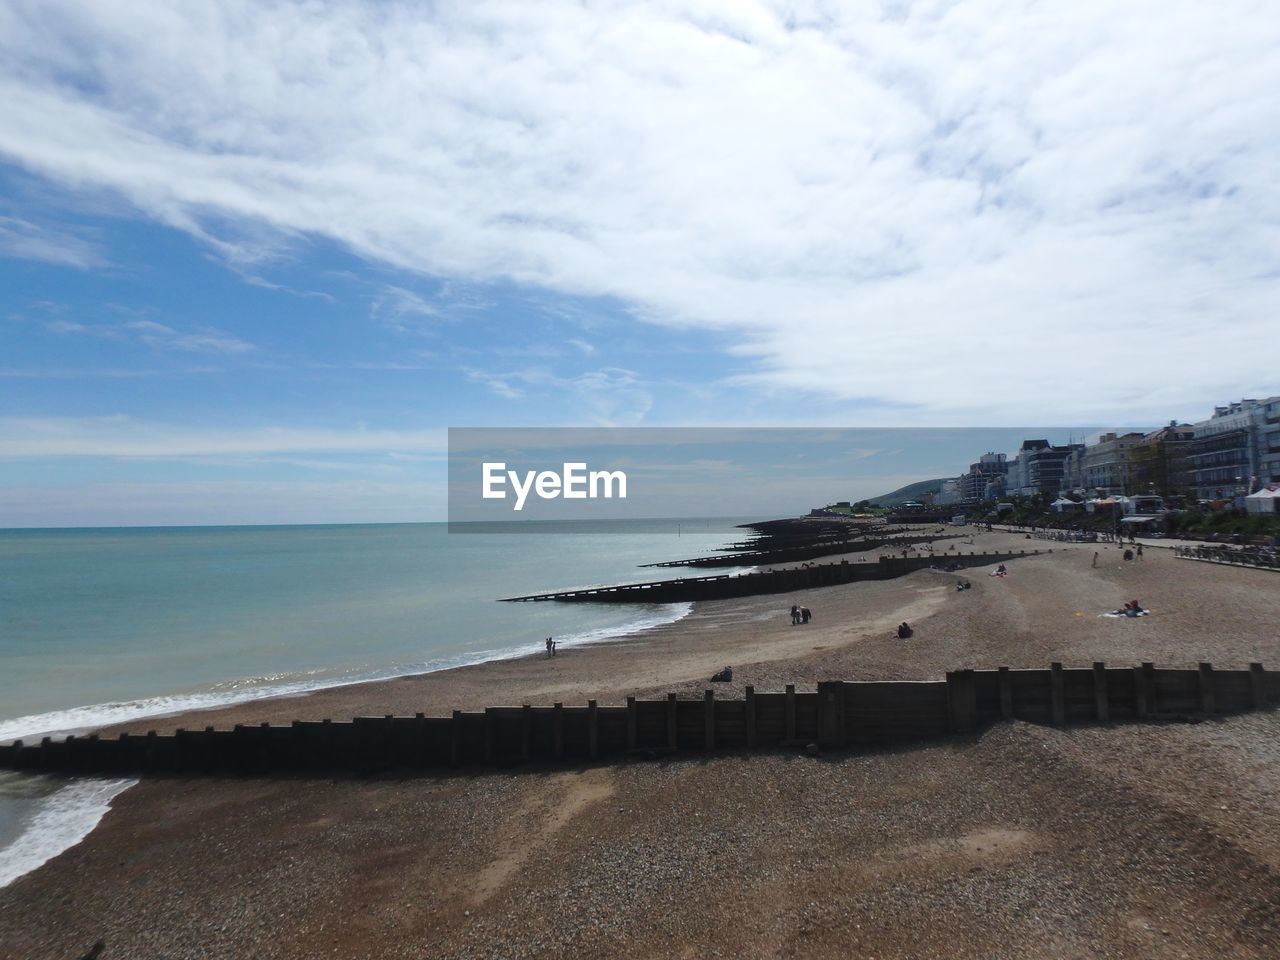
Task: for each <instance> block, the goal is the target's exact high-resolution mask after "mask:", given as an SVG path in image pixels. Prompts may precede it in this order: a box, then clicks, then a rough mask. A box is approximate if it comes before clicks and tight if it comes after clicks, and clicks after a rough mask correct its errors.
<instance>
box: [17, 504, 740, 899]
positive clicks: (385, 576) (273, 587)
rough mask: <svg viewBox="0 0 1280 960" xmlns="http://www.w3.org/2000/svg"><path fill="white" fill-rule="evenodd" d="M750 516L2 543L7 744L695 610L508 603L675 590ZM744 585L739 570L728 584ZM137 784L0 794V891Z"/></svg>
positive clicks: (86, 531)
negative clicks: (673, 564) (643, 588)
mask: <svg viewBox="0 0 1280 960" xmlns="http://www.w3.org/2000/svg"><path fill="white" fill-rule="evenodd" d="M749 520H750V518H742V517H735V518H701V519H699V518H678V519H651V520H620V521H608V522H606V523H603V525H602V522H601V521H592V523H593V524H594V525H595V526H596V527H597V528H598V529H597V530H596V535H583V533H582V532H564V529H563V527H564V525H562V524H551V525H549V526H550V528H548V527H547V526H546V525H544V527H543V528H542V529H539V530H536V531H533V532H520V533H482V534H465V533H450V532H449V530H448V524H447V523H445V522H423V523H397V524H308V525H298V524H280V525H269V524H254V525H237V526H181V527H74V528H72V527H55V528H26V529H21V528H19V529H6V530H0V662H3V663H4V664H5V666H6V669H5V670H4V671H3V673H0V741H4V742H8V741H12V740H16V739H21V738H31V737H38V736H42V735H59V734H66V733H76V732H82V731H86V730H91V729H94V728H97V727H102V726H106V725H109V724H114V723H120V722H126V721H131V720H137V719H140V718H144V717H151V716H165V715H172V714H175V713H181V712H185V711H188V710H195V709H203V708H209V707H217V706H225V705H230V704H233V703H240V702H244V701H248V700H255V699H261V698H265V697H272V696H281V695H289V694H304V693H307V692H309V691H312V690H318V689H322V688H325V687H333V686H340V685H344V684H351V683H360V682H364V681H369V680H379V679H388V678H391V677H397V676H405V675H409V674H420V673H429V672H433V671H437V670H445V669H449V668H451V667H457V666H463V665H467V664H473V663H481V662H485V661H490V660H498V659H509V658H514V657H519V656H523V655H527V654H532V653H537V652H538V651H539V650H541V649H542V645H543V643H544V641H545V638H546V637H548V636H554V637H555V638H556V641H557V643H558V644H560V645H561V646H564V647H572V646H576V645H580V644H585V643H593V642H603V641H607V640H610V639H613V638H617V637H622V636H627V635H630V634H633V633H635V632H637V631H639V630H643V629H645V628H648V627H653V626H657V625H659V624H663V623H670V622H672V621H674V620H677V619H679V618H680V617H683V616H684V615H685V614H686V613H687V612H688V611H689V609H690V605H689V604H629V605H617V606H615V605H600V604H558V603H521V604H509V603H500V602H498V601H499V600H500V598H502V597H507V596H513V595H517V594H527V593H537V592H541V591H545V590H553V589H569V588H577V587H591V586H599V585H602V584H606V583H625V582H633V583H634V582H640V581H644V580H652V579H661V578H663V577H665V576H669V574H668V573H667V572H665V571H654V570H645V569H642V568H641V567H640V566H639V565H640V564H644V563H652V562H656V561H662V560H675V559H684V558H686V557H694V556H700V555H704V554H707V553H711V552H714V551H715V550H716V549H717V548H719V547H722V546H724V545H726V544H728V543H731V542H734V541H736V540H740V539H743V538H744V537H746V536H748V535H749V531H745V530H741V529H738V524H741V523H744V522H749ZM723 572H733V571H731V570H730V571H723ZM131 782H132V781H129V780H74V781H63V780H59V779H56V778H45V777H33V776H27V775H17V774H5V775H3V777H0V885H3V884H4V883H6V882H8V881H9V880H12V879H15V878H16V877H17V876H20V875H21V874H22V873H26V872H27V871H28V870H30V869H34V868H35V867H36V866H39V864H40V863H43V862H44V861H45V860H46V859H48V857H50V856H53V855H56V853H58V852H60V851H61V850H62V849H65V848H66V847H67V846H70V845H71V844H73V843H75V842H77V841H78V840H79V839H80V838H81V837H82V836H84V835H85V834H86V833H87V832H88V831H89V830H90V829H92V827H93V825H94V824H96V823H97V820H98V819H99V818H100V817H101V815H102V814H103V813H104V812H105V811H106V809H107V804H108V803H109V802H110V799H111V797H112V796H114V795H115V794H116V793H118V792H119V791H120V790H122V789H125V788H126V787H127V786H128V785H129V784H130V783H131Z"/></svg>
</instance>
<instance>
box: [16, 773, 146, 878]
mask: <svg viewBox="0 0 1280 960" xmlns="http://www.w3.org/2000/svg"><path fill="white" fill-rule="evenodd" d="M137 782H138V781H137V780H131V779H119V780H71V781H69V782H68V783H67V784H66V785H65V786H63V787H60V788H59V789H57V790H55V791H54V792H53V793H51V794H49V795H48V796H45V797H42V798H41V799H40V800H38V801H36V812H35V814H34V815H33V816H32V817H31V819H30V820H29V821H28V823H27V824H26V829H24V830H23V832H22V833H21V834H20V835H19V836H18V837H17V839H15V840H14V841H13V842H12V843H10V844H9V845H8V846H7V847H5V848H4V849H3V850H0V887H6V886H8V885H9V884H11V883H13V881H15V880H17V879H18V878H19V877H21V876H25V875H26V874H28V873H30V872H31V871H32V870H35V869H36V868H37V867H39V866H41V865H42V864H44V863H46V862H48V861H49V860H52V859H53V858H54V857H56V856H57V855H58V854H60V853H62V851H64V850H67V849H70V848H71V847H74V846H75V845H76V844H77V843H79V842H80V841H81V840H83V839H84V838H85V837H87V836H88V835H89V831H91V830H92V829H93V828H94V827H96V826H97V825H98V821H99V820H101V819H102V817H103V815H104V814H105V813H106V812H107V810H108V809H109V808H110V807H111V801H112V800H113V799H115V797H116V796H117V795H118V794H120V793H121V792H122V791H124V790H127V789H128V788H129V787H131V786H133V785H134V784H135V783H137Z"/></svg>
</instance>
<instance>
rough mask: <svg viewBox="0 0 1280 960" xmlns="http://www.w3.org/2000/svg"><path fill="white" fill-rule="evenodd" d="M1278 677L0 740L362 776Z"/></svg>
mask: <svg viewBox="0 0 1280 960" xmlns="http://www.w3.org/2000/svg"><path fill="white" fill-rule="evenodd" d="M1277 701H1280V673H1276V672H1268V671H1266V670H1264V669H1263V667H1262V665H1261V664H1259V663H1253V664H1250V665H1249V667H1248V668H1247V669H1244V670H1219V669H1215V668H1214V667H1213V666H1212V665H1211V664H1208V663H1201V664H1199V665H1198V666H1197V667H1196V668H1195V669H1157V668H1156V667H1155V666H1154V665H1153V664H1150V663H1143V664H1140V665H1137V666H1133V667H1107V666H1106V665H1105V664H1103V663H1094V664H1092V665H1090V666H1088V667H1082V668H1071V667H1064V666H1063V665H1062V664H1060V663H1054V664H1051V665H1050V667H1049V668H1048V669H1047V670H1046V669H1038V670H1026V669H1008V668H1005V667H1000V668H998V669H995V670H956V671H952V672H951V673H948V674H947V675H946V678H945V679H944V680H926V681H906V680H894V681H866V680H859V681H832V682H822V683H819V684H818V685H817V691H816V692H804V693H801V692H797V691H796V689H795V687H794V686H788V687H787V688H786V689H785V690H784V691H782V692H770V693H757V692H756V691H755V690H754V689H753V688H751V687H747V688H746V690H745V692H744V694H743V696H741V697H735V698H728V699H722V698H719V697H717V696H716V695H715V691H714V690H711V689H708V690H706V691H705V692H704V694H703V695H702V696H701V697H698V698H695V699H687V698H686V699H681V698H679V697H678V696H677V695H676V694H674V693H671V694H668V695H667V696H666V697H665V698H661V699H656V700H640V699H636V698H634V697H628V698H627V700H626V704H625V705H610V706H601V705H599V704H598V703H597V702H596V701H594V700H592V701H589V702H588V703H587V704H586V705H583V706H576V705H575V706H568V705H565V704H562V703H556V704H552V705H550V706H532V705H529V704H524V705H520V706H498V707H489V708H487V709H485V710H482V711H471V712H463V711H457V710H455V711H454V712H453V713H452V715H450V716H448V717H428V716H425V715H424V714H421V713H419V714H417V715H416V716H413V717H396V716H385V717H356V718H355V719H352V720H346V721H331V720H319V721H301V720H299V721H294V722H293V723H292V724H289V725H288V726H281V725H275V726H272V725H268V724H263V725H262V726H257V727H253V726H236V727H234V728H232V729H230V730H218V729H214V728H213V727H206V728H205V729H203V730H178V731H177V732H175V733H174V734H172V735H165V736H161V735H159V734H157V733H155V732H151V733H148V734H147V735H145V736H137V735H130V734H121V735H120V736H119V737H116V738H106V737H99V736H96V735H93V734H91V735H89V736H87V737H67V738H66V739H63V740H55V739H52V738H45V739H44V740H42V741H41V742H40V743H38V744H27V743H23V742H22V741H17V742H16V743H13V744H10V745H5V746H0V767H3V768H9V769H15V770H26V771H37V772H46V773H63V774H135V773H142V774H146V773H167V774H184V775H197V774H207V775H227V774H238V775H257V776H274V775H279V774H289V773H294V774H307V773H326V774H360V775H367V774H371V773H376V772H379V771H383V770H448V769H453V768H465V767H484V766H497V765H501V766H507V765H512V764H518V763H535V762H556V761H560V762H563V761H573V762H580V761H593V760H600V759H617V758H622V757H626V756H636V757H657V756H664V755H670V754H677V753H683V752H692V753H710V752H714V751H740V750H754V749H769V748H774V749H776V748H779V747H783V748H786V747H802V746H805V747H807V746H809V745H810V744H812V745H815V746H816V747H818V748H832V749H838V748H844V747H857V746H877V745H889V744H893V743H902V742H909V741H918V740H922V739H927V738H932V737H940V736H944V735H947V734H964V733H971V732H973V731H975V730H977V729H979V728H980V727H982V726H983V725H985V724H989V723H994V722H998V721H1001V720H1014V719H1018V720H1026V721H1030V722H1033V723H1043V724H1054V725H1062V724H1070V723H1081V722H1094V723H1097V722H1101V723H1114V722H1128V721H1133V722H1152V721H1159V720H1169V719H1180V718H1197V717H1207V716H1216V715H1221V714H1228V713H1234V712H1239V711H1245V710H1263V709H1268V708H1270V707H1272V706H1274V705H1275V704H1276V702H1277Z"/></svg>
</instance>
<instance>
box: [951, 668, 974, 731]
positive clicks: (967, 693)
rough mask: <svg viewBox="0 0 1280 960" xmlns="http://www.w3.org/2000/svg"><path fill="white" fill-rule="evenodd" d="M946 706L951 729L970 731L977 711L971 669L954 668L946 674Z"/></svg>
mask: <svg viewBox="0 0 1280 960" xmlns="http://www.w3.org/2000/svg"><path fill="white" fill-rule="evenodd" d="M947 706H948V708H949V713H950V715H951V729H952V731H953V732H955V733H972V732H973V728H974V726H975V716H976V713H977V697H976V695H975V689H974V682H973V671H972V670H954V671H952V672H950V673H948V674H947Z"/></svg>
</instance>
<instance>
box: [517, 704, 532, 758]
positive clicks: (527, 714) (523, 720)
mask: <svg viewBox="0 0 1280 960" xmlns="http://www.w3.org/2000/svg"><path fill="white" fill-rule="evenodd" d="M532 746H533V707H531V706H530V705H529V704H527V703H526V704H524V705H523V706H521V707H520V759H521V760H528V759H529V754H530V752H531V749H532Z"/></svg>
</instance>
